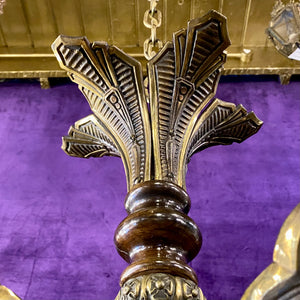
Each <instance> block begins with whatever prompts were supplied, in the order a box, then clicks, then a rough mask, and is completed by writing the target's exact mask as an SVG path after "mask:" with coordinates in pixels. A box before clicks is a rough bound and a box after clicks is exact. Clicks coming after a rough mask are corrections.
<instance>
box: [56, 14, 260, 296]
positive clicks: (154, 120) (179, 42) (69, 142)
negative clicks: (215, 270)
mask: <svg viewBox="0 0 300 300" xmlns="http://www.w3.org/2000/svg"><path fill="white" fill-rule="evenodd" d="M229 45H230V41H229V38H228V34H227V25H226V18H225V17H224V16H223V15H221V14H220V13H218V12H216V11H210V12H209V13H208V14H206V15H205V16H204V17H202V18H199V19H194V20H192V21H190V22H189V23H188V26H187V29H185V30H180V31H178V32H176V33H174V35H173V40H172V42H167V43H166V44H165V45H164V47H163V49H161V51H160V52H159V53H158V54H157V55H156V56H154V57H153V58H152V59H151V60H150V61H149V63H148V81H149V98H150V108H149V109H150V112H149V111H148V107H147V102H146V97H145V90H144V84H143V76H142V67H141V64H140V63H139V62H138V61H136V60H135V59H133V58H132V57H130V56H129V55H127V54H125V53H124V52H122V51H121V50H120V49H118V48H117V47H115V46H109V45H108V44H107V43H104V42H94V43H89V41H88V40H87V39H86V38H84V37H67V36H59V37H58V38H57V39H56V41H55V42H54V43H53V45H52V49H53V51H54V53H55V56H56V57H57V59H58V61H59V64H60V66H61V67H62V68H63V69H64V70H66V71H67V72H68V74H69V76H70V78H71V80H72V81H74V82H76V83H77V84H78V87H79V89H80V90H81V92H82V93H83V94H84V96H85V97H86V99H87V101H88V103H89V105H90V107H91V110H92V111H93V114H92V115H89V116H87V117H86V118H83V119H81V120H79V121H77V122H76V123H75V125H74V126H72V127H71V128H70V130H69V135H68V136H66V137H64V138H63V146H62V148H63V150H64V151H65V152H66V153H67V154H69V155H71V156H77V157H85V158H87V157H92V156H93V157H101V156H103V155H113V156H120V157H121V158H122V161H123V164H124V168H125V173H126V177H127V186H128V195H127V197H126V201H125V207H126V210H127V212H128V214H129V215H128V217H127V218H125V219H124V220H123V221H122V222H121V224H120V225H119V227H118V228H117V230H116V233H115V244H116V247H117V250H118V252H119V254H120V255H121V256H122V257H123V258H124V259H125V260H126V261H127V262H128V263H129V264H130V265H129V266H128V267H127V268H126V269H125V271H124V272H123V274H122V276H121V281H120V282H121V290H120V293H119V295H118V296H117V299H120V300H121V299H122V300H125V299H158V298H159V299H204V296H203V294H202V292H201V290H200V289H199V288H198V287H197V277H196V275H195V273H194V271H193V270H192V268H191V267H190V266H188V264H187V263H188V262H189V261H191V260H192V259H193V258H194V257H195V256H196V255H197V253H198V252H199V250H200V247H201V234H200V231H199V229H198V227H197V225H196V224H195V223H194V221H193V220H192V219H190V218H189V217H188V216H187V213H188V211H189V209H190V199H189V196H188V194H187V193H186V191H185V175H186V165H187V163H188V161H189V160H190V157H191V156H192V155H193V154H194V153H196V152H199V151H201V150H203V149H205V148H207V147H210V146H214V145H228V144H231V143H233V142H239V143H240V142H242V141H243V140H245V139H246V138H248V137H250V136H251V135H253V134H255V133H256V132H257V131H258V130H259V128H260V127H261V126H262V121H260V120H259V119H258V118H257V117H256V116H255V114H254V113H253V112H250V113H248V112H247V111H246V110H245V109H244V108H243V107H242V106H241V105H239V106H237V107H236V106H235V105H234V104H232V103H227V102H224V101H221V100H219V99H213V96H214V95H215V91H216V88H217V84H218V81H219V78H220V75H221V72H222V68H223V64H224V62H225V60H226V54H224V50H225V49H226V48H227V47H228V46H229Z"/></svg>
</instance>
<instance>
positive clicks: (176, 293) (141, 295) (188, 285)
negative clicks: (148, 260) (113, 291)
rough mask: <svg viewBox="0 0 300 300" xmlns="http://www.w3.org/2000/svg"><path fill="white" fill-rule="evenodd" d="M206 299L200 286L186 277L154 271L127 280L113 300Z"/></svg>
mask: <svg viewBox="0 0 300 300" xmlns="http://www.w3.org/2000/svg"><path fill="white" fill-rule="evenodd" d="M132 299H135V300H155V299H170V300H171V299H172V300H183V299H185V300H206V298H205V297H204V295H203V293H202V291H201V289H200V288H198V287H197V285H196V284H195V283H194V282H192V281H190V280H187V279H184V278H181V277H177V276H171V275H167V274H163V273H156V274H151V275H146V276H140V277H136V278H133V279H130V280H128V281H127V282H126V283H125V284H124V285H123V286H122V288H121V290H120V292H119V294H118V296H117V297H116V299H115V300H132Z"/></svg>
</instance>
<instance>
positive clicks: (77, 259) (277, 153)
mask: <svg viewBox="0 0 300 300" xmlns="http://www.w3.org/2000/svg"><path fill="white" fill-rule="evenodd" d="M252 79H253V78H252ZM252 79H251V80H252ZM251 80H250V81H249V79H248V80H244V81H242V80H240V79H239V78H236V77H234V78H232V82H230V81H229V82H228V80H227V82H223V83H220V85H219V88H218V93H217V96H218V97H219V98H220V99H222V100H225V101H231V102H234V103H242V104H243V105H244V106H245V107H246V108H247V109H248V110H254V111H255V113H256V114H257V116H258V117H259V118H261V119H262V120H263V121H264V123H265V124H264V125H263V127H262V128H261V130H260V132H259V133H258V134H257V135H255V136H253V137H251V138H250V139H249V140H247V141H245V142H244V143H242V144H234V145H231V146H224V147H223V146H218V147H214V148H210V149H207V150H205V151H204V152H202V153H199V154H197V155H196V156H195V157H193V158H192V161H191V163H190V164H189V170H188V174H187V191H188V193H189V194H190V196H191V200H192V208H191V211H190V216H191V217H192V218H194V220H195V221H196V223H197V224H198V226H199V227H200V230H201V232H202V235H203V246H202V249H201V251H200V253H199V255H198V257H197V258H196V259H195V260H194V261H193V262H192V267H193V268H194V269H195V270H196V272H197V274H198V277H199V285H200V287H201V288H202V289H203V291H204V293H205V295H206V296H207V298H208V299H209V300H216V299H218V300H219V299H226V300H235V299H239V298H240V297H241V295H242V294H243V292H244V291H245V289H246V288H247V286H248V285H249V284H250V283H251V282H252V280H253V279H254V278H255V277H256V276H257V275H258V274H259V273H260V272H261V271H262V270H263V269H264V268H265V267H267V265H268V264H270V263H271V261H272V251H273V247H274V243H275V241H276V237H277V234H278V232H279V229H280V227H281V225H282V223H283V221H284V220H285V218H286V217H287V216H288V214H289V213H290V212H291V210H292V209H293V208H294V207H295V206H296V204H297V203H298V202H299V178H300V163H299V149H300V142H299V132H300V130H299V127H300V82H299V81H294V82H292V83H290V84H289V85H287V86H282V85H280V84H279V83H278V82H277V81H270V80H266V81H260V82H259V81H253V80H252V81H251ZM0 89H1V94H0V101H1V102H0V118H1V123H0V141H1V143H0V152H1V157H0V164H1V165H0V166H1V168H0V201H1V202H0V204H1V205H0V282H1V283H2V284H4V285H6V286H8V287H9V288H11V289H12V290H14V291H15V292H16V293H17V294H18V295H19V296H20V297H21V298H22V299H24V300H34V299H36V300H58V299H64V300H85V299H89V300H95V299H101V300H108V299H113V298H114V297H115V296H116V294H117V292H118V289H119V286H118V278H119V276H120V274H121V272H122V270H123V269H124V268H125V266H126V263H125V262H123V261H122V259H121V258H120V257H119V256H118V254H117V252H116V250H115V248H114V244H113V235H114V230H115V229H116V227H117V225H118V224H119V222H120V221H121V220H122V219H123V218H124V217H125V216H126V213H125V210H124V208H123V201H124V197H125V195H126V183H125V176H124V171H123V167H122V163H121V160H120V159H118V158H112V157H104V158H101V159H89V160H85V159H78V158H72V157H68V156H67V155H66V154H64V152H63V151H62V150H60V145H61V139H60V137H61V136H62V135H64V134H66V133H67V131H68V128H69V126H70V125H72V124H73V123H74V122H75V121H77V120H78V119H80V118H82V117H84V116H86V115H88V114H89V113H90V111H89V107H88V104H87V102H86V101H85V99H84V97H83V96H82V95H81V93H80V92H79V91H78V89H77V87H76V85H74V84H61V85H56V86H54V87H52V88H51V89H49V90H41V89H40V87H39V84H38V83H35V82H19V83H15V82H4V83H1V84H0Z"/></svg>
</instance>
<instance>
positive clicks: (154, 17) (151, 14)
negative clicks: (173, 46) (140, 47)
mask: <svg viewBox="0 0 300 300" xmlns="http://www.w3.org/2000/svg"><path fill="white" fill-rule="evenodd" d="M148 1H149V2H150V9H149V10H146V11H145V14H144V20H143V23H144V25H145V26H146V27H147V28H150V29H151V35H150V38H148V39H146V40H145V42H144V55H145V57H146V59H148V60H150V59H151V58H152V57H153V56H154V55H155V54H156V52H155V50H154V49H153V48H155V47H157V48H158V49H161V48H162V47H163V42H162V41H161V40H159V39H158V38H157V37H156V28H157V27H160V26H161V20H162V13H161V11H160V10H158V9H157V8H156V5H157V2H158V1H159V0H148Z"/></svg>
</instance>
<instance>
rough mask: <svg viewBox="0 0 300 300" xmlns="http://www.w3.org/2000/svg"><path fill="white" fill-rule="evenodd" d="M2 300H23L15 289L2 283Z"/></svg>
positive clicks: (0, 295)
mask: <svg viewBox="0 0 300 300" xmlns="http://www.w3.org/2000/svg"><path fill="white" fill-rule="evenodd" d="M0 300H21V298H19V297H18V296H17V295H16V294H15V293H14V292H13V291H11V290H10V289H8V288H7V287H6V286H4V285H1V284H0Z"/></svg>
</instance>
